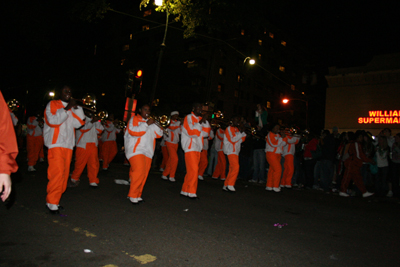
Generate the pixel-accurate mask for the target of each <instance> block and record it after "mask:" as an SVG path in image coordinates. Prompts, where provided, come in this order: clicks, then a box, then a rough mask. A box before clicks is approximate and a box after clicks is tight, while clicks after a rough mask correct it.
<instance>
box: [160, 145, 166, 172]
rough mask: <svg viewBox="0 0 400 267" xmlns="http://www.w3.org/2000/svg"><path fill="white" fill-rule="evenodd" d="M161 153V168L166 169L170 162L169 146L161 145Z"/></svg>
mask: <svg viewBox="0 0 400 267" xmlns="http://www.w3.org/2000/svg"><path fill="white" fill-rule="evenodd" d="M161 153H162V161H161V165H160V169H165V167H166V166H167V162H168V148H167V146H162V147H161Z"/></svg>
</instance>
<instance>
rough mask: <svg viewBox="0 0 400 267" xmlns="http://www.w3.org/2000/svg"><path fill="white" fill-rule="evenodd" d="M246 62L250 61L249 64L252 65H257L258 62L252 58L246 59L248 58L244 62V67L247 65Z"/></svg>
mask: <svg viewBox="0 0 400 267" xmlns="http://www.w3.org/2000/svg"><path fill="white" fill-rule="evenodd" d="M246 60H249V64H250V65H254V64H256V61H255V60H254V59H252V58H251V57H246V58H245V59H244V60H243V65H244V64H245V63H246Z"/></svg>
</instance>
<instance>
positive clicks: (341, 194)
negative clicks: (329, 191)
mask: <svg viewBox="0 0 400 267" xmlns="http://www.w3.org/2000/svg"><path fill="white" fill-rule="evenodd" d="M339 196H341V197H349V196H350V195H349V194H347V193H345V192H339Z"/></svg>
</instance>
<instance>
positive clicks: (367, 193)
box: [363, 191, 374, 197]
mask: <svg viewBox="0 0 400 267" xmlns="http://www.w3.org/2000/svg"><path fill="white" fill-rule="evenodd" d="M373 195H374V193H371V192H368V191H367V192H365V193H364V194H363V197H370V196H373Z"/></svg>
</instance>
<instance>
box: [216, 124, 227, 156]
mask: <svg viewBox="0 0 400 267" xmlns="http://www.w3.org/2000/svg"><path fill="white" fill-rule="evenodd" d="M224 136H225V131H224V130H222V129H221V128H219V129H218V130H217V132H216V133H215V139H214V143H215V150H217V151H218V152H219V151H223V150H224Z"/></svg>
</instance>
